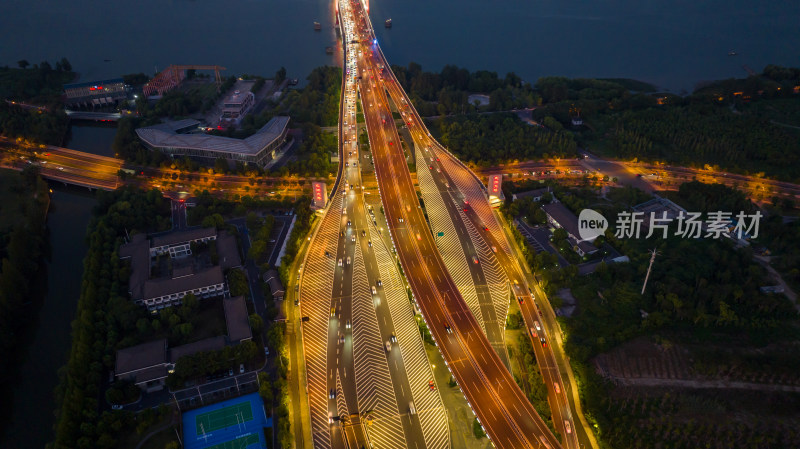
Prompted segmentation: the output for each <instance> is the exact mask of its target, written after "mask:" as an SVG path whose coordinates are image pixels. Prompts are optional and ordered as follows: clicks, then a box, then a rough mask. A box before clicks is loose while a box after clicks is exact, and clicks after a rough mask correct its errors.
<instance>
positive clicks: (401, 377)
mask: <svg viewBox="0 0 800 449" xmlns="http://www.w3.org/2000/svg"><path fill="white" fill-rule="evenodd" d="M342 6H343V11H347V8H348V6H349V5H342ZM343 15H344V17H345V18H346V17H349V15H345V14H343ZM342 28H343V29H342V35H343V36H345V37H354V30H353V28H354V27H353V24H352V22H351V21H348V20H346V19H345V20H342ZM349 41H350V40H349V39H348V40H347V41H346V45H345V46H344V48H345V53H344V54H345V72H346V73H348V72H350V71H353V72H355V71H356V70H357V68H356V62H357V55H356V52H357V50H358V49H357V48H351V47H350V46H349V45H347V42H349ZM343 88H344V91H343V95H342V99H343V104H342V106H341V111H340V114H341V120H340V125H341V126H340V128H339V134H340V136H339V138H340V145H341V150H340V154H341V162H340V164H342V167H341V168H342V170H341V171H340V178H339V179H338V180H337V183H336V187H335V188H334V192H333V194H332V196H331V201H330V203H329V205H328V206H327V208H326V209H325V210H323V211H322V215H323V217H322V220H321V222H320V226H319V228H318V229H317V230H316V231H315V233H314V235H313V236H312V237H311V241H310V245H309V251H308V256H307V257H306V261H307V262H306V264H305V267H304V269H303V274H302V279H301V284H300V299H301V301H300V304H299V306H300V308H301V310H302V315H303V316H304V318H303V320H304V321H303V322H304V329H303V333H304V337H303V338H304V355H305V361H306V367H307V392H308V398H309V413H310V415H311V424H312V429H311V431H312V440H313V444H314V447H316V448H329V447H332V448H361V447H366V448H368V447H381V448H406V447H413V448H420V449H421V448H442V449H444V448H447V447H449V438H448V433H447V432H448V431H447V418H446V414H445V412H444V407H443V405H442V402H441V398H440V396H439V393H438V388H437V386H436V384H435V382H434V381H433V379H434V378H433V374H432V372H431V367H430V365H429V364H428V361H427V358H426V355H425V350H424V346H423V344H422V339H421V336H420V334H419V331H418V329H417V324H416V322H415V320H414V318H413V308H412V305H411V303H410V302H409V300H408V297H407V295H406V288H405V282H404V281H403V280H402V278H401V276H400V273H399V271H398V267H397V264H396V261H395V260H394V257H393V256H392V255H391V253H390V249H389V248H388V247H387V246H386V245H385V243H384V240H383V239H382V238H381V232H382V231H381V230H380V228H379V226H378V224H377V220H376V217H375V211H374V210H371V209H370V208H368V207H367V206H366V203H365V201H364V195H365V192H364V189H363V182H362V180H361V164H360V163H359V158H360V154H361V151H360V149H359V148H358V145H357V139H356V135H357V127H356V109H357V107H356V103H357V101H358V94H357V90H356V88H357V85H356V82H355V81H354V80H353V79H345V81H344V83H343Z"/></svg>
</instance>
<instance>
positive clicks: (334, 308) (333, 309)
mask: <svg viewBox="0 0 800 449" xmlns="http://www.w3.org/2000/svg"><path fill="white" fill-rule="evenodd" d="M331 316H332V317H335V316H336V306H334V307H331Z"/></svg>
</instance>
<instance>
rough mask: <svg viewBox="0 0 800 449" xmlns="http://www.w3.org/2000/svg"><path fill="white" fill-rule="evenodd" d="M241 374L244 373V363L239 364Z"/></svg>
mask: <svg viewBox="0 0 800 449" xmlns="http://www.w3.org/2000/svg"><path fill="white" fill-rule="evenodd" d="M239 374H244V363H240V364H239Z"/></svg>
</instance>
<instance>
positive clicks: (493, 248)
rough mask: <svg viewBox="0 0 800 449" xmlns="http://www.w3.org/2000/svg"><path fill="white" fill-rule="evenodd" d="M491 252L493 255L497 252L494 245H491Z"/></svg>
mask: <svg viewBox="0 0 800 449" xmlns="http://www.w3.org/2000/svg"><path fill="white" fill-rule="evenodd" d="M492 252H493V253H496V252H497V247H496V246H494V245H492Z"/></svg>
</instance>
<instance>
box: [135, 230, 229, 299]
mask: <svg viewBox="0 0 800 449" xmlns="http://www.w3.org/2000/svg"><path fill="white" fill-rule="evenodd" d="M212 242H213V244H215V245H216V246H217V256H218V258H219V261H218V262H219V263H218V264H216V265H214V266H208V265H206V266H202V265H201V264H195V263H194V262H195V261H193V260H191V259H189V260H188V261H186V262H184V263H182V264H180V266H178V267H175V268H173V269H172V272H171V273H170V274H169V276H161V277H157V278H152V279H151V269H152V266H153V260H154V259H155V260H157V259H158V258H159V257H160V256H163V255H169V257H170V258H171V259H173V260H175V261H177V260H180V259H184V260H186V258H188V257H190V256H192V244H202V243H212ZM119 255H120V258H121V259H130V262H131V274H130V278H129V283H128V288H129V290H128V291H129V293H130V295H131V299H132V300H133V301H134V302H135V303H136V304H140V305H143V306H145V307H147V308H148V309H149V310H153V311H155V310H159V309H163V308H165V307H171V306H173V305H176V304H180V303H181V301H182V300H183V298H184V297H185V296H186V295H188V294H193V295H194V296H196V297H197V298H200V299H203V298H210V297H213V296H219V295H223V294H225V292H226V287H225V277H224V275H223V270H227V269H230V268H237V267H240V266H241V265H242V261H241V257H239V250H238V247H237V244H236V237H234V236H232V235H229V234H227V233H226V232H220V233H217V230H216V229H215V228H196V229H189V230H186V231H180V232H170V233H167V234H160V235H157V236H153V237H152V238H150V239H148V238H147V236H146V235H144V234H137V235H134V236H133V238H132V239H131V242H130V243H126V244H124V245H122V246H120V249H119ZM196 265H197V266H196Z"/></svg>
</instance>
